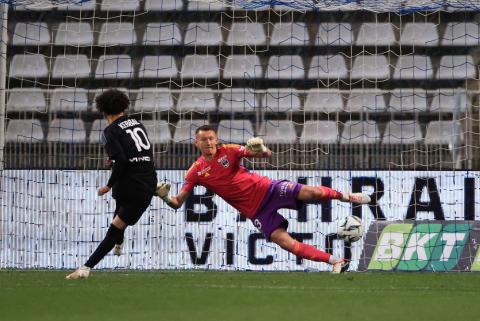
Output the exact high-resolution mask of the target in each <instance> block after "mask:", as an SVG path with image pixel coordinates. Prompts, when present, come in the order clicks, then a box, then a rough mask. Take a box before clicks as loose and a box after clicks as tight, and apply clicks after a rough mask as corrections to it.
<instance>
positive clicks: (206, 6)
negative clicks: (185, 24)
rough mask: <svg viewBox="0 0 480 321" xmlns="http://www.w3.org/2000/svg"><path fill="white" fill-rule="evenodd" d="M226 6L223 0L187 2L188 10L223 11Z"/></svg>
mask: <svg viewBox="0 0 480 321" xmlns="http://www.w3.org/2000/svg"><path fill="white" fill-rule="evenodd" d="M226 8H227V7H226V6H225V4H224V3H223V2H221V1H217V0H200V1H195V0H189V1H188V2H187V10H188V11H223V10H225V9H226Z"/></svg>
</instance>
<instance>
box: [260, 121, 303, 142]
mask: <svg viewBox="0 0 480 321" xmlns="http://www.w3.org/2000/svg"><path fill="white" fill-rule="evenodd" d="M258 136H259V137H261V138H263V140H264V141H265V143H267V144H293V143H295V141H296V140H297V134H296V132H295V126H294V125H293V122H292V121H290V120H266V121H264V122H263V123H262V124H260V129H259V131H258Z"/></svg>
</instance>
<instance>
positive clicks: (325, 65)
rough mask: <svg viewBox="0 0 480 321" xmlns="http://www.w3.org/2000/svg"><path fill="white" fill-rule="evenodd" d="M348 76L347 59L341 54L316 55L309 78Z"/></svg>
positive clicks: (309, 70) (309, 71) (311, 63)
mask: <svg viewBox="0 0 480 321" xmlns="http://www.w3.org/2000/svg"><path fill="white" fill-rule="evenodd" d="M347 76H348V70H347V66H346V65H345V59H344V58H343V56H341V55H335V56H314V57H313V58H312V61H311V62H310V68H309V69H308V78H309V79H332V80H335V79H341V78H346V77H347Z"/></svg>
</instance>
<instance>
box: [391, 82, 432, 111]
mask: <svg viewBox="0 0 480 321" xmlns="http://www.w3.org/2000/svg"><path fill="white" fill-rule="evenodd" d="M388 108H389V111H390V112H397V113H399V112H406V113H415V112H426V111H427V93H426V92H425V90H423V89H420V88H400V89H395V90H393V91H392V93H391V95H390V104H389V106H388Z"/></svg>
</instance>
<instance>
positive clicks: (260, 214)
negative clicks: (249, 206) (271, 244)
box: [251, 180, 303, 241]
mask: <svg viewBox="0 0 480 321" xmlns="http://www.w3.org/2000/svg"><path fill="white" fill-rule="evenodd" d="M302 186H303V185H302V184H300V183H294V182H290V181H287V180H281V181H278V180H273V181H272V183H271V184H270V187H269V188H268V191H267V193H266V194H265V196H264V197H263V200H262V202H261V203H260V206H259V207H258V210H257V213H255V216H254V217H253V218H252V219H251V220H252V222H253V225H255V227H256V228H257V229H259V230H260V231H261V232H262V233H263V235H264V236H265V238H266V239H267V240H268V241H270V235H272V233H273V231H275V230H276V229H278V228H284V229H287V228H288V221H287V220H286V219H285V218H284V217H283V216H282V215H280V214H279V213H278V212H277V211H278V210H279V209H281V208H288V209H293V210H297V209H299V208H301V207H302V206H303V202H302V201H300V200H298V199H297V197H298V193H300V189H301V188H302Z"/></svg>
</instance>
